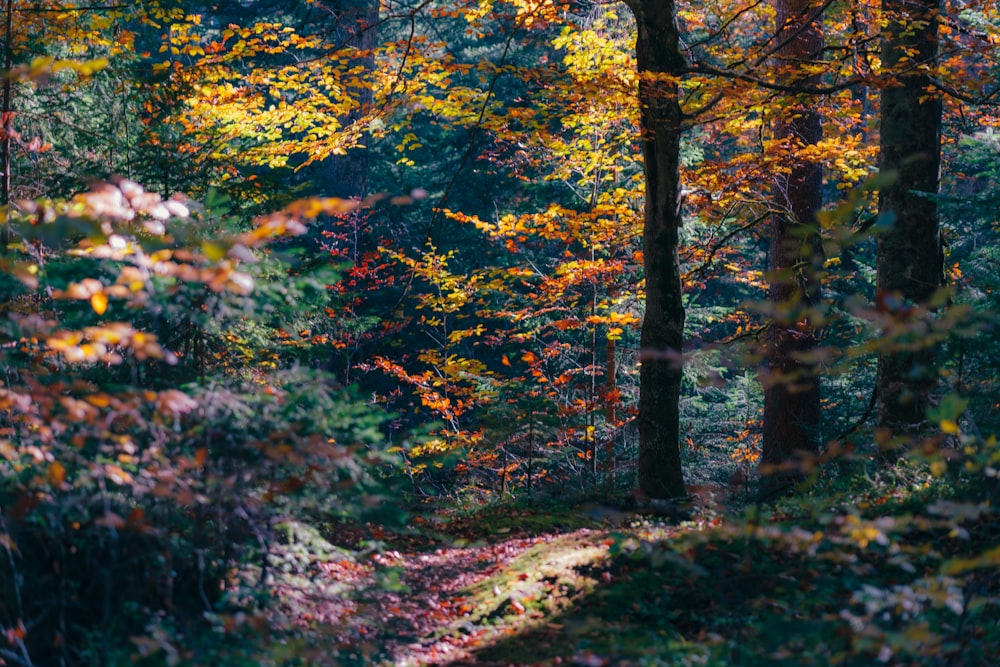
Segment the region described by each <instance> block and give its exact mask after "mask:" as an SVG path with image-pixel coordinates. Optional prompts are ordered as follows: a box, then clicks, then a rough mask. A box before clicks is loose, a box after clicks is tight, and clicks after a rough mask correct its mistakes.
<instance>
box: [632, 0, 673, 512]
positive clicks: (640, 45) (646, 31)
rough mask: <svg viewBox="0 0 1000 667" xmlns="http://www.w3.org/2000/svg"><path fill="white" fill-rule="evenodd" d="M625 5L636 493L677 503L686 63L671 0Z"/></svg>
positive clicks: (641, 1)
mask: <svg viewBox="0 0 1000 667" xmlns="http://www.w3.org/2000/svg"><path fill="white" fill-rule="evenodd" d="M627 4H628V6H629V7H630V8H631V10H632V13H633V14H634V15H635V19H636V24H637V30H638V37H637V41H636V59H637V62H638V66H639V72H640V79H639V102H640V104H641V105H642V114H641V125H642V128H641V129H642V151H643V158H644V161H645V167H644V169H645V177H646V209H645V219H644V225H643V257H644V267H645V275H646V312H645V315H644V317H643V321H642V334H641V341H642V342H641V346H642V349H641V353H640V356H641V360H642V366H641V370H640V376H639V491H640V492H641V493H642V494H643V495H645V496H646V497H648V498H657V499H662V498H680V497H683V496H684V495H685V494H686V490H685V487H684V476H683V473H682V470H681V457H680V412H679V400H680V390H681V377H682V367H681V344H682V341H683V332H684V305H683V303H682V301H681V280H680V268H679V265H678V261H677V241H678V228H679V227H680V224H681V212H680V203H679V196H678V195H679V191H680V171H679V169H680V134H681V121H682V114H681V108H680V103H679V100H678V87H677V78H678V77H679V76H680V75H681V74H682V73H683V71H684V67H685V62H684V57H683V56H682V54H681V51H680V48H679V35H678V29H677V22H676V16H675V6H674V0H628V1H627Z"/></svg>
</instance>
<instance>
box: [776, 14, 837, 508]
mask: <svg viewBox="0 0 1000 667" xmlns="http://www.w3.org/2000/svg"><path fill="white" fill-rule="evenodd" d="M816 4H817V3H816V2H815V0H777V2H776V10H777V17H776V20H777V25H778V29H779V32H778V41H779V43H781V42H782V41H784V40H786V39H787V40H788V41H787V42H785V43H784V45H783V46H782V47H781V49H780V50H779V51H778V53H777V54H776V58H775V66H776V67H777V68H778V70H779V72H781V73H782V77H783V78H784V79H785V80H786V81H792V82H797V83H801V84H814V83H817V80H818V78H819V77H818V76H815V75H814V76H804V75H801V74H800V72H801V68H802V66H803V65H805V64H807V63H810V62H813V61H815V60H817V59H818V58H819V57H820V56H821V51H822V49H823V31H822V27H821V25H820V23H819V19H818V18H813V17H812V14H813V10H814V7H815V5H816ZM810 19H812V20H810ZM775 135H776V137H777V138H778V139H784V140H786V141H788V142H789V144H790V146H791V149H792V151H794V150H795V149H797V148H801V147H805V146H810V145H814V144H817V143H819V141H820V140H821V139H822V137H823V125H822V118H821V117H820V114H819V113H818V112H817V111H816V110H815V107H813V106H810V104H809V103H808V100H803V99H795V100H793V101H792V102H791V103H790V104H788V105H787V106H786V107H784V108H783V109H782V110H781V113H780V115H779V116H778V119H777V122H776V124H775ZM793 154H794V153H793ZM822 204H823V169H822V167H821V166H820V164H819V163H817V162H815V161H813V160H807V159H802V158H794V159H793V160H791V161H790V163H789V164H788V170H787V171H785V172H782V173H779V174H777V175H776V187H775V201H774V207H775V209H776V210H777V211H778V213H776V214H775V215H774V216H772V218H771V221H770V226H771V229H770V232H771V251H770V273H771V277H770V292H771V302H772V303H773V305H774V312H775V316H774V320H773V322H772V323H771V326H770V328H769V329H768V332H767V354H766V363H765V367H764V369H763V372H762V373H761V380H762V382H763V384H764V429H763V453H762V456H761V468H762V473H763V474H764V475H763V476H764V484H763V486H762V489H761V491H762V494H764V495H770V494H772V493H774V492H775V491H777V490H779V489H781V488H784V487H786V486H788V485H789V484H790V483H792V482H793V481H794V480H795V479H796V478H797V477H799V476H800V473H801V471H800V470H795V469H790V468H789V466H794V465H796V464H795V460H796V458H802V455H803V454H805V455H806V456H808V455H810V454H815V453H816V452H817V451H818V449H819V441H818V436H819V424H820V394H819V378H818V376H817V375H816V370H815V367H814V365H813V364H811V363H809V362H808V361H805V360H803V358H802V357H801V356H800V355H801V353H803V352H808V350H810V349H812V348H813V347H815V346H816V340H817V338H816V332H815V329H814V327H813V325H812V324H811V323H810V321H809V316H808V313H807V312H805V311H806V310H807V309H808V308H809V307H810V306H812V305H813V304H814V302H815V301H816V298H817V295H818V291H819V284H818V280H817V276H816V271H817V269H818V268H819V267H820V264H821V262H822V252H821V247H820V243H819V234H818V230H817V227H816V213H817V212H818V211H819V209H820V207H821V206H822ZM800 463H801V462H800Z"/></svg>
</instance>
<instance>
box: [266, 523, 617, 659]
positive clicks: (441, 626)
mask: <svg viewBox="0 0 1000 667" xmlns="http://www.w3.org/2000/svg"><path fill="white" fill-rule="evenodd" d="M603 536H604V533H602V532H600V531H595V530H590V529H577V530H574V531H567V532H544V533H541V534H537V535H529V534H525V533H523V532H522V533H520V534H513V533H512V534H510V535H507V536H504V535H496V536H491V537H490V538H488V541H483V542H480V543H475V544H471V545H468V546H453V545H451V544H447V543H442V542H440V541H438V542H435V541H433V540H429V539H427V538H418V539H415V540H411V539H406V538H404V539H399V538H398V537H397V538H390V539H387V540H386V542H387V543H388V544H389V545H390V546H394V547H398V548H395V549H394V548H389V549H384V550H382V551H380V552H377V553H373V554H369V555H367V556H363V557H360V558H358V559H352V558H350V557H336V556H334V557H325V558H324V557H320V558H313V559H310V561H309V563H308V565H307V566H306V567H305V568H303V569H304V572H301V573H292V574H290V575H285V576H283V577H281V580H280V583H279V584H278V585H277V586H276V593H277V597H278V600H279V604H278V613H280V614H281V615H283V617H284V618H283V619H282V620H285V621H286V623H289V624H291V625H293V626H294V627H297V628H299V629H300V630H301V631H302V632H304V633H308V634H309V635H311V636H316V637H324V638H326V639H327V640H328V641H332V643H333V644H335V645H336V646H338V647H340V651H342V655H350V656H353V659H354V660H357V661H358V663H359V664H385V665H398V666H401V667H409V666H417V665H443V664H449V665H462V664H485V663H480V662H477V660H476V657H475V655H474V654H473V651H474V650H476V649H477V648H481V647H483V646H484V645H489V644H490V643H491V642H493V641H495V640H496V639H497V638H498V637H504V636H506V637H509V636H511V635H513V634H514V633H515V632H516V631H517V630H518V629H519V628H523V627H527V626H535V627H537V626H538V625H539V624H541V623H544V622H545V621H546V619H547V615H548V614H549V612H550V611H551V610H552V609H554V608H559V607H560V606H562V605H561V603H557V602H555V601H554V600H555V598H554V595H555V594H557V593H559V592H561V591H562V589H560V591H555V589H556V588H557V587H558V585H559V582H560V580H561V579H562V578H564V576H565V574H566V573H569V574H573V573H574V572H575V570H574V568H576V567H578V566H581V567H582V566H586V567H589V564H590V563H591V562H592V561H593V560H594V559H595V558H597V559H600V558H602V557H603V554H606V551H607V548H606V545H603V544H601V540H602V539H603ZM457 542H458V543H459V544H462V541H461V540H458V541H457ZM550 547H552V548H553V549H555V551H553V553H557V552H558V554H560V555H557V556H551V555H548V550H549V548H550ZM587 548H590V551H585V549H587ZM529 552H530V553H529ZM564 552H565V553H564ZM567 554H573V555H574V557H575V555H579V558H576V560H574V559H573V558H568V557H567ZM528 556H531V557H532V558H533V559H534V560H532V561H531V567H529V568H525V565H526V563H525V562H521V561H524V560H525V559H526V557H528ZM536 561H537V562H536ZM548 561H552V562H551V563H548ZM515 563H516V564H517V566H516V567H515ZM547 563H548V564H547ZM525 569H527V570H528V571H523V570H525ZM557 570H558V571H557ZM572 588H574V589H575V588H576V587H572ZM564 601H565V602H566V604H568V599H566V600H564ZM507 617H511V618H510V619H508V618H507ZM511 619H513V620H511ZM329 645H330V644H327V646H329ZM313 657H316V658H317V659H318V660H319V661H320V662H326V660H325V659H324V658H323V656H321V655H319V654H318V653H317V654H316V655H314V656H313ZM327 657H329V656H327Z"/></svg>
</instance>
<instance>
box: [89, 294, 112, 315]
mask: <svg viewBox="0 0 1000 667" xmlns="http://www.w3.org/2000/svg"><path fill="white" fill-rule="evenodd" d="M90 307H91V308H93V309H94V312H95V313H97V314H98V315H103V314H104V311H106V310H107V309H108V295H107V294H105V293H104V292H95V293H93V294H91V295H90Z"/></svg>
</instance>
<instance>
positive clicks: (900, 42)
mask: <svg viewBox="0 0 1000 667" xmlns="http://www.w3.org/2000/svg"><path fill="white" fill-rule="evenodd" d="M882 10H883V15H884V16H885V18H886V19H887V20H888V28H887V32H886V34H885V36H884V37H883V43H882V64H883V68H884V69H885V71H886V72H887V73H889V74H890V75H891V79H890V80H889V81H888V82H887V84H886V86H885V88H884V89H883V90H882V109H881V119H880V122H881V165H880V171H881V173H882V174H883V175H885V176H886V177H887V178H889V179H891V180H890V182H889V183H888V184H887V185H884V186H883V187H882V189H881V191H880V192H879V215H880V216H886V217H887V218H889V216H891V221H892V224H891V225H890V228H889V230H888V231H887V232H885V233H884V234H883V235H881V236H880V237H879V239H878V260H877V279H876V285H877V292H878V302H879V304H880V306H882V307H884V309H885V310H888V311H890V312H895V311H896V310H897V309H898V308H897V306H902V308H903V309H904V310H905V304H907V303H915V304H926V303H927V302H928V300H929V299H930V297H931V295H933V294H934V292H935V291H936V290H937V289H938V287H940V285H941V268H942V267H941V247H940V241H939V237H938V212H937V204H936V202H935V200H934V195H936V194H937V191H938V171H939V168H940V163H941V100H940V98H939V97H938V96H936V95H935V93H934V91H933V90H931V81H930V77H929V76H928V75H927V74H926V69H925V68H933V66H934V63H935V60H936V58H937V50H938V20H937V13H938V1H937V0H883V2H882ZM936 356H937V355H936V349H935V348H934V347H933V346H929V345H928V346H925V347H923V348H922V349H918V350H886V351H883V352H882V353H881V354H880V355H879V359H878V379H877V392H878V423H879V426H880V427H883V428H887V429H889V430H890V431H892V432H893V433H895V434H900V435H907V434H909V435H912V434H914V433H916V432H917V431H918V430H919V429H920V428H921V427H922V426H923V424H924V421H925V415H926V411H927V401H928V397H929V395H930V393H931V392H932V391H933V389H934V388H935V386H936V385H937V368H936V364H935V358H936Z"/></svg>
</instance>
